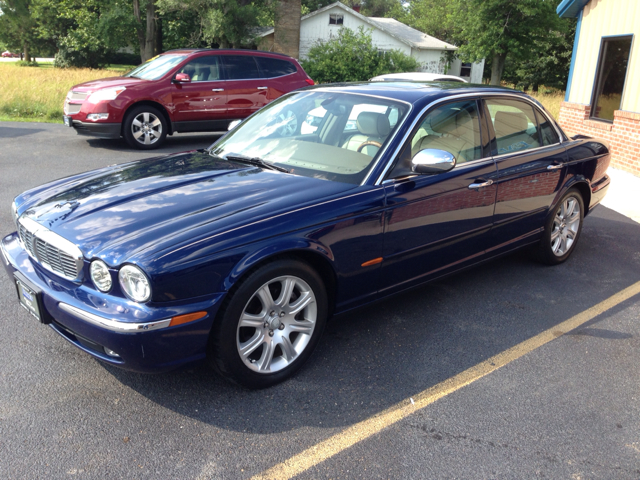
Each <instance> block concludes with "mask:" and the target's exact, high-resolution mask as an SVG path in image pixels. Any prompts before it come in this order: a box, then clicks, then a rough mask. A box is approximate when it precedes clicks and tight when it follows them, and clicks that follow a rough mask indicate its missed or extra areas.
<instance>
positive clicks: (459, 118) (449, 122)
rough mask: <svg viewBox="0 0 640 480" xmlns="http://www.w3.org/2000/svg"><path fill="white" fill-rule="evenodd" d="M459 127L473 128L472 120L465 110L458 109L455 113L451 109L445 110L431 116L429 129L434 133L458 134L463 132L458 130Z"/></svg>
mask: <svg viewBox="0 0 640 480" xmlns="http://www.w3.org/2000/svg"><path fill="white" fill-rule="evenodd" d="M461 127H464V128H465V129H468V128H470V127H471V128H473V120H472V119H471V115H469V112H467V111H466V110H460V111H458V112H457V113H455V114H454V112H453V111H452V110H445V111H444V112H442V113H441V114H439V115H435V116H433V117H432V118H431V130H433V131H434V132H436V133H440V134H448V135H456V136H460V135H463V134H464V133H465V131H459V129H460V128H461Z"/></svg>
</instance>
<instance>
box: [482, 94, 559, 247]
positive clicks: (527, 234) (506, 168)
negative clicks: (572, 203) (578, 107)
mask: <svg viewBox="0 0 640 480" xmlns="http://www.w3.org/2000/svg"><path fill="white" fill-rule="evenodd" d="M485 108H486V118H487V120H488V122H487V123H488V128H489V131H490V133H491V136H492V155H493V156H494V157H493V158H494V160H495V162H496V165H497V168H498V173H497V176H496V178H495V184H496V185H497V188H498V192H497V198H496V209H495V215H494V228H493V232H492V244H493V245H492V247H491V248H492V249H510V248H513V247H515V246H517V245H518V244H522V243H527V242H530V241H531V240H532V239H534V238H535V236H536V235H537V234H539V233H540V231H542V227H543V225H544V220H545V218H546V215H547V212H548V209H549V207H550V206H551V204H552V202H553V200H554V198H555V197H556V194H557V192H558V190H559V189H560V188H561V186H562V184H563V179H564V176H565V170H566V168H563V165H564V163H565V162H566V152H565V148H564V146H563V145H562V143H560V137H559V136H558V133H557V132H556V131H555V128H554V127H553V125H552V124H551V122H550V121H549V120H548V119H547V118H546V116H545V115H544V114H543V113H542V112H541V111H539V110H538V109H537V108H536V107H534V106H533V105H532V104H531V103H529V102H527V101H525V100H521V99H517V98H513V97H494V98H491V97H487V98H486V99H485Z"/></svg>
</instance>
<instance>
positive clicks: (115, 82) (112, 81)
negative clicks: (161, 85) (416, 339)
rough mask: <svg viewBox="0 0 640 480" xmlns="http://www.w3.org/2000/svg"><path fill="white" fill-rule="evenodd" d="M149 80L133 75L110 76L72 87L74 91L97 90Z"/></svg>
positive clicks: (132, 84)
mask: <svg viewBox="0 0 640 480" xmlns="http://www.w3.org/2000/svg"><path fill="white" fill-rule="evenodd" d="M148 82H149V80H143V79H141V78H132V77H109V78H100V79H98V80H91V81H90V82H84V83H79V84H78V85H74V86H73V87H71V90H73V91H74V92H95V91H96V90H99V89H101V88H107V87H122V86H124V87H131V86H134V85H139V84H141V83H148Z"/></svg>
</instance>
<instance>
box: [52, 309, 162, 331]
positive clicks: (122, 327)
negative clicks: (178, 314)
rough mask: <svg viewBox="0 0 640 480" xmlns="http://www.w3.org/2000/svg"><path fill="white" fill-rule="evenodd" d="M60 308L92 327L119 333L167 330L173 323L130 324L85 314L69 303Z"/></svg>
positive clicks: (160, 321)
mask: <svg viewBox="0 0 640 480" xmlns="http://www.w3.org/2000/svg"><path fill="white" fill-rule="evenodd" d="M58 307H59V308H60V310H62V311H64V312H67V313H69V314H71V315H74V316H76V317H78V318H80V319H81V320H84V321H86V322H88V323H91V324H92V325H95V326H97V327H100V328H105V329H107V330H111V331H112V332H118V333H136V332H149V331H151V330H160V329H161V328H167V327H168V326H169V324H170V323H171V319H170V318H168V319H166V320H159V321H156V322H146V323H128V322H121V321H119V320H112V319H110V318H105V317H101V316H100V315H95V314H93V313H89V312H85V311H84V310H81V309H80V308H77V307H74V306H72V305H69V304H67V303H62V302H60V303H58Z"/></svg>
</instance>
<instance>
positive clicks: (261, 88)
mask: <svg viewBox="0 0 640 480" xmlns="http://www.w3.org/2000/svg"><path fill="white" fill-rule="evenodd" d="M268 88H269V87H258V90H267V89H268Z"/></svg>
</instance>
